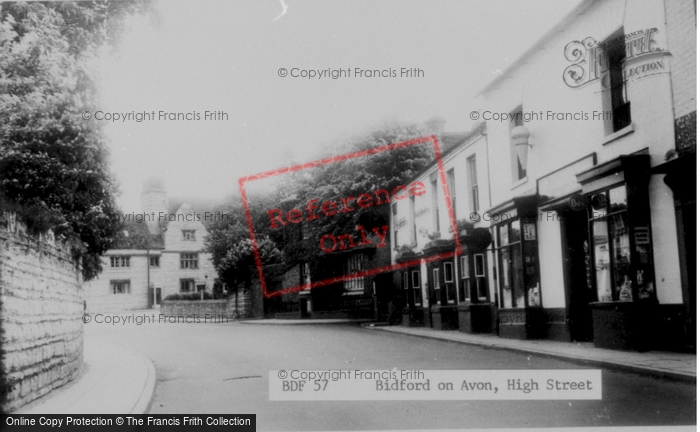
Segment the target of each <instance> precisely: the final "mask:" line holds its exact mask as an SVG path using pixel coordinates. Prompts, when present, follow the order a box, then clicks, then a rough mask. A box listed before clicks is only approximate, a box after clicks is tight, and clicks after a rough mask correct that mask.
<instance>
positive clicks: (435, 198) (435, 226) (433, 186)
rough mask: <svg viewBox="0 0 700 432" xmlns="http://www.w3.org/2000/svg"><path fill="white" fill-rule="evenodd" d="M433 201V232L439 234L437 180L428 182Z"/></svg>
mask: <svg viewBox="0 0 700 432" xmlns="http://www.w3.org/2000/svg"><path fill="white" fill-rule="evenodd" d="M430 185H431V189H432V192H433V193H432V200H433V231H434V232H436V233H440V210H438V182H437V179H435V180H432V181H431V182H430Z"/></svg>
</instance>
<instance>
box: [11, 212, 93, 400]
mask: <svg viewBox="0 0 700 432" xmlns="http://www.w3.org/2000/svg"><path fill="white" fill-rule="evenodd" d="M81 283H82V277H81V273H80V269H79V268H78V267H77V266H76V265H75V262H74V261H73V259H72V258H71V254H70V252H69V250H68V248H66V247H65V246H63V245H62V244H60V243H57V242H56V241H55V239H54V238H53V236H52V235H51V233H49V234H47V235H44V236H38V237H35V236H30V235H28V234H27V231H26V227H25V226H24V225H23V224H21V223H19V222H18V221H17V220H16V217H15V216H14V215H13V214H8V213H0V318H2V332H1V334H0V348H1V354H2V362H1V368H0V371H1V372H2V375H0V379H2V381H3V382H2V383H0V384H3V389H5V390H6V393H5V392H3V394H2V396H3V400H2V406H1V408H0V409H2V410H3V411H4V412H11V411H13V410H16V409H17V408H19V407H21V406H22V405H24V404H26V403H29V402H31V401H33V400H34V399H37V398H39V397H41V396H43V395H45V394H47V393H49V392H50V391H52V390H53V389H55V388H57V387H59V386H62V385H64V384H66V383H68V382H69V381H71V380H72V379H74V378H75V377H76V376H77V375H78V372H79V371H80V367H81V365H82V363H83V323H82V320H81V317H82V314H83V293H82V288H81Z"/></svg>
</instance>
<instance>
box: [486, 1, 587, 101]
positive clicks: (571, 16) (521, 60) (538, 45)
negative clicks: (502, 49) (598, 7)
mask: <svg viewBox="0 0 700 432" xmlns="http://www.w3.org/2000/svg"><path fill="white" fill-rule="evenodd" d="M595 3H596V0H582V1H581V3H579V4H578V5H576V7H575V8H574V9H573V10H572V11H571V12H569V13H568V14H566V15H565V16H564V18H562V19H561V20H560V21H559V22H558V23H557V24H556V25H555V26H554V27H552V28H551V29H549V30H548V31H547V32H546V33H545V34H544V35H542V37H541V38H539V39H538V40H537V42H535V43H534V44H532V46H531V47H530V48H528V49H527V51H525V52H524V53H523V54H522V55H521V56H520V57H518V58H517V59H515V61H513V63H511V64H510V65H509V66H508V67H507V68H506V69H505V70H504V71H503V74H501V75H498V76H497V77H496V78H494V79H493V80H492V81H491V82H490V83H488V84H487V85H486V87H484V88H483V89H481V91H479V93H477V94H476V96H481V95H483V94H484V93H487V92H489V91H491V90H492V89H493V88H494V87H495V86H496V85H497V84H498V83H500V82H501V81H503V80H505V79H507V78H509V76H510V75H511V74H512V72H513V71H515V69H517V68H519V67H520V66H522V65H523V64H525V63H526V60H527V58H528V57H531V56H532V55H533V54H534V53H535V52H536V51H538V50H540V49H542V48H543V46H544V45H546V44H547V42H549V41H550V40H551V39H553V37H554V35H556V34H557V33H560V32H562V31H565V29H566V28H567V27H569V24H570V23H571V22H573V21H575V20H577V19H578V17H579V15H582V14H583V13H584V12H585V11H586V10H587V9H588V8H590V7H591V6H592V5H594V4H595Z"/></svg>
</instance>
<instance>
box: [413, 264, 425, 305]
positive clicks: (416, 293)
mask: <svg viewBox="0 0 700 432" xmlns="http://www.w3.org/2000/svg"><path fill="white" fill-rule="evenodd" d="M411 283H412V286H413V301H414V304H415V305H416V306H421V305H422V302H423V300H422V295H421V292H420V271H419V270H413V271H412V272H411Z"/></svg>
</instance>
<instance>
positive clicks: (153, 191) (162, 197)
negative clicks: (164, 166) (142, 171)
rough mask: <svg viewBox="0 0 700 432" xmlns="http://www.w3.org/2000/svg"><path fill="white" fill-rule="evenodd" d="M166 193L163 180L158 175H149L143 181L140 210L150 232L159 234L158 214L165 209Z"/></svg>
mask: <svg viewBox="0 0 700 432" xmlns="http://www.w3.org/2000/svg"><path fill="white" fill-rule="evenodd" d="M166 202H167V193H166V192H165V182H164V181H163V179H162V178H160V177H149V178H147V179H145V180H144V181H143V192H141V211H142V212H144V213H146V214H147V215H148V216H146V217H145V220H146V225H147V226H148V230H149V231H150V232H151V234H160V224H159V223H158V221H159V214H160V213H165V212H166V211H167V204H166Z"/></svg>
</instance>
